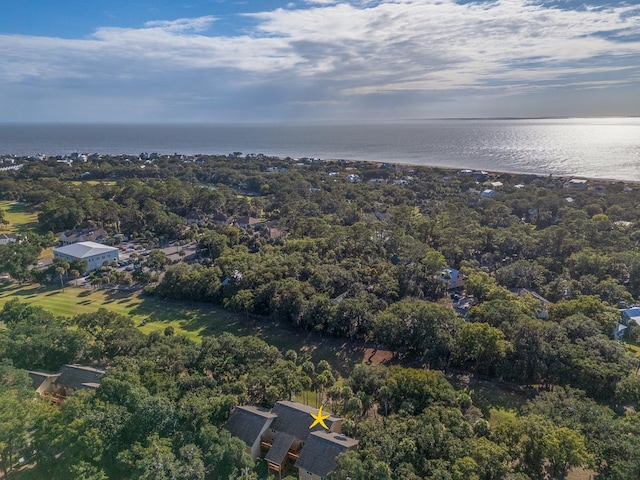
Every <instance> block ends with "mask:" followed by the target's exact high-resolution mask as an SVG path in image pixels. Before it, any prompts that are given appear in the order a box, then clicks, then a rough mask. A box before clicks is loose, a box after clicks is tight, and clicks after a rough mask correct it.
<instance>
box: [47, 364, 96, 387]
mask: <svg viewBox="0 0 640 480" xmlns="http://www.w3.org/2000/svg"><path fill="white" fill-rule="evenodd" d="M104 373H105V371H104V370H101V369H99V368H94V367H87V366H84V365H63V366H62V368H61V369H60V376H59V377H58V380H56V385H57V386H58V387H66V388H74V389H76V390H80V389H82V388H84V389H87V388H97V387H98V386H100V378H102V375H104Z"/></svg>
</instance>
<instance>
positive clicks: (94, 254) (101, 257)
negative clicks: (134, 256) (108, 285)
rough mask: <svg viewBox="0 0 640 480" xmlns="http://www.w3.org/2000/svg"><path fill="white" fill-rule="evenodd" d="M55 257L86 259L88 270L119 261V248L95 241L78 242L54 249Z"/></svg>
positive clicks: (67, 259)
mask: <svg viewBox="0 0 640 480" xmlns="http://www.w3.org/2000/svg"><path fill="white" fill-rule="evenodd" d="M53 257H54V258H62V259H64V260H66V261H67V262H73V261H74V260H84V261H85V262H87V272H90V271H92V270H95V269H97V268H100V267H101V266H102V264H103V263H104V262H113V261H115V262H117V261H118V260H119V255H118V249H117V248H115V247H109V246H107V245H102V244H100V243H95V242H78V243H73V244H71V245H65V246H64V247H57V248H54V249H53Z"/></svg>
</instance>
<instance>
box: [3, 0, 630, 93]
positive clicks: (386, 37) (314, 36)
mask: <svg viewBox="0 0 640 480" xmlns="http://www.w3.org/2000/svg"><path fill="white" fill-rule="evenodd" d="M305 3H306V4H307V6H306V7H299V8H297V7H296V6H295V5H294V4H290V5H288V8H287V9H277V10H273V11H268V12H262V13H257V14H250V15H245V16H246V17H247V18H248V19H250V20H253V21H254V22H255V28H254V29H253V30H251V31H249V30H247V33H246V34H244V35H238V36H233V37H230V36H222V35H215V34H214V33H213V32H214V31H215V30H214V28H213V27H214V26H215V22H216V18H215V17H213V16H205V17H199V18H182V19H177V20H167V21H165V20H161V21H150V22H147V23H146V24H145V25H144V26H142V27H141V28H110V27H105V28H100V29H98V30H97V31H96V32H95V33H94V34H93V35H92V36H91V37H89V38H85V39H61V38H44V37H36V36H20V35H0V85H5V86H7V85H10V86H13V87H16V86H20V85H26V84H42V85H51V84H53V83H56V82H58V83H61V84H62V83H64V82H76V83H74V84H75V85H80V86H82V87H83V88H85V89H86V90H87V91H90V90H91V86H92V85H93V84H94V83H95V84H99V83H100V81H96V79H98V78H100V79H103V80H104V79H105V78H106V79H109V81H111V82H115V83H117V82H122V88H128V85H129V84H130V83H131V82H133V81H139V82H155V81H156V79H157V78H158V77H159V76H167V77H171V76H172V75H174V74H176V72H180V75H181V81H182V82H183V83H182V84H180V85H175V84H174V85H173V87H172V86H171V85H170V84H169V83H167V85H166V86H165V88H166V90H165V91H164V94H165V95H166V96H167V97H171V95H172V88H173V90H175V91H176V92H177V91H179V93H180V95H181V96H184V95H185V89H189V88H193V90H192V91H189V93H190V94H191V95H192V96H193V97H194V98H197V97H199V96H205V97H207V98H209V97H215V98H219V97H224V96H225V95H229V94H232V93H239V92H240V91H242V92H244V93H245V94H246V93H247V92H251V89H252V88H255V89H257V90H255V91H257V92H262V91H263V90H261V89H276V90H277V91H278V95H277V96H274V97H273V98H272V99H269V98H265V100H264V101H265V102H268V101H272V102H275V100H274V99H277V100H278V101H279V102H281V103H290V104H291V105H300V104H301V103H305V104H311V105H313V104H316V103H325V104H331V102H334V101H336V99H340V98H342V99H346V98H348V97H350V96H353V95H367V96H372V95H389V94H397V93H399V92H409V93H410V92H423V93H425V94H429V93H430V92H450V94H451V95H453V94H455V93H456V92H462V91H467V92H472V93H469V95H495V96H499V95H501V92H503V93H504V94H506V92H507V91H509V92H510V94H513V92H514V91H518V92H524V91H531V90H535V91H539V92H540V91H544V90H545V89H558V88H561V87H563V86H565V87H566V86H572V87H573V88H577V89H579V88H598V84H600V85H601V86H602V88H608V87H610V86H612V85H629V84H634V83H635V84H637V82H638V72H639V71H640V67H638V65H640V41H639V40H638V38H637V36H638V35H639V32H640V9H638V7H635V6H629V5H624V4H620V5H618V6H606V7H605V6H603V7H600V8H581V9H579V10H570V9H566V8H565V9H561V8H558V7H547V6H545V5H544V4H542V3H540V2H536V1H529V0H497V1H495V2H491V3H487V2H476V3H466V4H458V3H456V2H455V1H453V0H396V1H368V0H362V1H354V2H351V3H349V2H336V1H331V0H306V2H305ZM619 39H624V41H620V40H619ZM202 77H204V78H205V80H204V81H201V80H202ZM83 82H84V83H83ZM282 85H287V88H283V87H282ZM523 85H524V86H526V85H528V87H527V88H524V87H523ZM508 87H509V88H508ZM95 92H96V94H99V92H100V90H99V89H98V88H96V90H95ZM173 93H175V92H173ZM305 95H306V97H305ZM267 96H268V95H267ZM249 97H251V93H249ZM303 97H304V98H303ZM254 101H258V100H257V99H254Z"/></svg>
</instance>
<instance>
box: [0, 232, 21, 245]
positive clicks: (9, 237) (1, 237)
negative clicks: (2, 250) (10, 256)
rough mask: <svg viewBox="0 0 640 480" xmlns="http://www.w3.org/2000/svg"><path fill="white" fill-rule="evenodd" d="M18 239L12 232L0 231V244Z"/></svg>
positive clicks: (14, 241)
mask: <svg viewBox="0 0 640 480" xmlns="http://www.w3.org/2000/svg"><path fill="white" fill-rule="evenodd" d="M17 241H18V235H16V234H14V233H1V234H0V245H8V244H9V243H16V242H17Z"/></svg>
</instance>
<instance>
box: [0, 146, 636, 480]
mask: <svg viewBox="0 0 640 480" xmlns="http://www.w3.org/2000/svg"><path fill="white" fill-rule="evenodd" d="M24 163H25V167H24V168H22V169H20V170H18V171H13V172H2V173H0V195H1V196H2V199H4V200H14V201H18V200H19V201H23V202H25V203H26V204H27V205H28V206H29V208H31V209H32V210H33V212H36V213H37V214H38V222H37V228H36V230H37V231H35V232H30V233H29V234H28V235H25V237H26V238H24V239H23V241H21V242H19V243H15V244H9V245H6V246H0V270H2V271H4V272H6V273H8V274H9V275H10V276H11V277H12V278H13V279H14V280H15V281H17V282H21V283H22V282H37V283H47V282H48V283H50V284H52V285H58V286H62V287H64V285H65V283H66V282H67V281H69V280H72V279H73V278H77V276H78V275H79V273H80V272H81V270H82V269H83V266H82V265H69V264H67V265H61V264H60V263H59V262H58V263H57V264H54V265H52V266H51V267H50V268H49V269H44V270H42V269H39V268H33V266H34V265H35V264H36V262H37V260H38V256H39V254H40V251H41V250H42V249H43V248H46V247H49V246H51V245H54V244H55V242H56V235H57V234H59V233H60V232H61V231H64V230H69V229H73V228H75V227H77V226H79V225H81V224H82V223H84V222H86V221H91V222H94V223H95V224H97V225H99V226H101V227H103V228H105V229H106V230H107V231H108V232H110V234H111V235H114V234H116V233H120V234H124V235H125V236H127V237H130V238H133V239H136V240H137V241H139V242H141V243H143V244H145V245H147V246H148V248H149V249H150V250H151V254H150V255H149V256H148V257H145V258H139V259H137V260H136V262H137V263H138V264H139V266H140V268H138V269H136V271H134V272H133V274H124V273H123V272H117V273H116V271H115V270H114V269H113V268H111V267H109V266H108V265H106V266H105V267H104V268H103V269H101V270H100V271H98V272H97V273H95V274H94V280H95V282H96V284H102V283H101V282H106V283H110V284H115V283H123V282H127V283H135V284H136V285H138V286H140V287H144V291H145V293H146V294H148V295H155V296H158V297H161V298H164V299H170V300H171V299H173V300H182V301H197V302H209V303H213V304H216V305H220V306H223V307H224V308H227V309H230V310H234V311H237V312H242V313H243V314H246V315H257V316H260V317H262V318H263V319H264V320H265V321H270V322H285V323H288V324H291V325H292V326H294V327H296V328H299V329H301V330H306V331H309V332H314V334H317V335H326V336H333V337H342V338H344V339H346V340H347V341H351V342H368V343H371V344H373V345H378V346H383V347H386V348H388V349H390V350H392V351H393V352H394V356H395V361H396V362H397V363H399V364H401V365H404V366H405V367H404V368H403V367H399V366H396V367H391V368H388V367H385V366H376V365H362V366H358V367H357V368H356V369H355V370H354V371H353V372H351V373H350V375H348V377H347V378H345V379H338V377H337V373H336V372H335V371H333V370H332V367H331V365H330V364H327V363H326V362H319V363H318V364H317V365H315V364H313V362H311V360H310V358H308V357H307V356H305V355H302V354H300V353H297V352H292V351H288V352H279V351H277V349H275V348H274V347H269V346H268V345H266V344H264V342H262V341H261V340H259V339H257V338H252V337H247V338H236V337H233V336H231V335H228V334H225V335H222V336H219V337H206V338H204V339H203V341H202V343H201V344H195V343H193V342H191V341H189V340H187V339H185V338H183V337H181V336H179V335H174V334H173V332H172V331H171V330H167V331H166V332H165V335H162V334H157V333H156V334H152V335H149V336H144V335H142V334H141V333H140V332H139V331H138V330H137V329H136V328H135V326H134V325H133V323H132V320H131V319H129V318H126V317H120V316H118V315H116V314H113V313H111V312H108V311H100V312H98V313H96V314H85V315H79V316H76V317H73V318H56V317H54V316H53V315H52V314H50V313H49V312H46V311H44V310H42V309H40V308H38V307H36V306H29V305H26V304H23V303H20V302H19V301H16V300H12V301H10V302H8V303H7V304H6V305H5V307H4V309H3V310H2V312H1V313H0V315H1V316H0V319H1V320H2V323H3V325H4V327H5V328H4V329H0V359H3V360H2V362H3V363H2V367H1V368H2V371H1V372H0V375H2V377H3V379H4V381H3V382H2V383H1V384H0V385H1V386H0V395H2V399H3V400H5V401H3V402H0V409H1V410H0V432H2V433H0V436H3V437H2V438H0V463H1V465H2V468H3V469H4V471H5V473H6V472H8V471H9V470H10V469H11V467H12V466H13V465H14V464H15V462H16V459H17V458H19V457H20V456H25V455H26V456H27V457H29V458H30V457H31V456H32V455H35V456H34V457H33V464H34V467H33V468H32V469H30V470H29V471H28V472H21V473H20V475H21V476H27V477H28V476H29V475H34V477H33V478H43V477H42V475H43V472H52V473H50V476H49V477H47V478H87V479H89V478H91V479H98V478H194V479H195V478H224V479H226V478H230V476H231V478H251V477H250V476H251V475H255V472H253V471H252V470H253V465H252V462H251V459H250V457H247V455H246V453H244V447H243V444H242V443H240V442H239V441H238V440H237V439H233V438H232V437H230V436H229V435H228V433H227V432H226V431H225V430H224V428H222V427H223V425H224V422H225V420H226V418H227V416H228V415H229V412H230V411H231V409H232V408H233V406H235V405H238V404H241V403H255V404H260V405H264V406H267V407H269V406H272V405H273V404H274V402H275V401H277V400H279V399H285V398H291V397H292V396H296V395H303V392H307V391H316V392H318V394H319V395H320V396H321V397H322V398H323V399H324V400H325V402H326V403H328V404H329V405H330V406H331V408H332V410H333V411H334V412H336V413H339V414H341V415H344V416H345V417H346V418H347V419H348V422H347V428H348V429H349V430H350V431H349V432H347V433H349V434H351V435H354V436H356V437H357V438H358V439H359V440H360V446H359V449H358V451H355V452H349V453H348V454H345V455H343V456H342V457H341V458H340V461H339V464H338V469H337V471H336V472H334V473H333V474H332V477H333V478H335V479H346V478H350V479H352V480H356V479H363V480H364V479H369V478H376V479H377V478H379V479H387V478H389V479H422V478H424V479H443V480H445V479H502V478H504V479H518V480H524V479H527V478H529V479H538V478H545V475H548V476H550V477H551V478H564V476H565V475H566V473H567V472H568V471H569V470H570V469H571V468H572V467H576V466H583V467H585V468H589V469H591V470H593V471H594V472H596V473H595V474H597V475H598V477H597V478H603V479H628V478H636V477H638V476H640V461H638V460H636V459H635V457H636V456H635V455H634V452H635V451H637V447H638V446H639V445H638V444H639V443H640V436H639V435H638V434H639V432H638V429H639V426H640V423H638V417H637V414H636V413H635V412H633V411H631V412H627V413H624V411H623V409H622V408H621V407H622V406H623V405H627V406H629V405H631V406H635V407H636V408H637V405H638V401H639V400H640V380H639V377H638V376H637V371H638V366H639V365H640V362H639V361H638V357H637V356H636V355H635V354H634V353H633V352H632V351H630V350H629V349H628V348H627V347H626V346H625V344H624V343H622V342H619V341H615V340H613V339H612V332H613V330H614V327H615V324H616V322H617V321H618V320H619V318H620V313H619V310H618V308H619V307H621V306H625V305H630V304H632V303H633V302H634V301H636V300H637V298H638V289H639V288H640V250H639V249H638V247H639V246H640V223H638V221H639V219H640V208H639V207H640V191H639V190H637V189H634V188H629V187H628V186H626V185H624V184H623V183H621V182H619V183H608V184H602V185H598V188H593V187H594V186H593V185H592V188H589V189H585V190H574V189H568V188H565V181H564V180H563V179H557V178H552V177H547V178H542V177H535V176H524V175H512V174H500V175H497V174H492V175H489V177H488V178H487V180H489V179H490V180H497V179H499V180H500V182H502V184H503V185H502V186H500V187H499V188H497V193H496V195H495V196H493V197H492V198H482V197H481V196H480V195H479V191H480V190H482V189H483V188H484V187H485V186H486V185H483V181H480V182H476V180H474V178H473V177H471V176H465V175H458V174H456V173H455V172H451V171H447V170H444V169H427V168H418V167H408V166H392V165H381V164H372V163H362V162H337V161H336V162H312V161H297V160H292V159H277V158H268V157H264V156H261V155H258V156H256V155H247V156H245V157H243V156H241V155H239V154H233V155H229V156H196V157H183V156H179V155H173V156H152V157H148V156H145V157H144V158H139V157H135V156H118V157H111V156H100V155H93V156H90V157H89V161H87V162H76V163H73V164H72V165H68V164H61V163H58V162H57V161H56V159H55V158H50V159H49V160H40V159H25V160H24ZM143 166H144V168H141V167H143ZM348 174H353V175H355V174H357V175H358V177H357V178H358V180H361V181H350V180H349V179H348V178H347V175H348ZM353 178H354V177H352V179H353ZM89 180H91V182H89ZM593 183H595V182H592V184H593ZM516 185H517V188H516ZM569 197H570V200H571V201H568V200H567V198H569ZM194 213H197V214H198V216H199V217H200V218H202V219H203V220H202V221H199V222H198V223H197V224H193V223H191V224H190V223H189V222H188V220H187V218H188V217H189V216H190V215H193V214H194ZM216 215H222V216H224V217H228V218H239V217H242V216H251V217H255V218H258V219H260V221H261V223H260V224H259V225H258V226H256V227H255V228H249V229H243V228H239V227H238V226H235V225H233V224H232V223H231V222H217V221H215V220H214V217H215V216H216ZM267 222H268V223H267ZM228 223H231V224H228ZM272 229H276V230H277V231H278V233H279V234H278V235H273V234H272ZM112 240H113V241H114V242H115V241H116V240H115V238H113V237H112ZM169 241H178V242H196V243H197V245H198V258H197V261H194V262H191V263H187V262H184V261H180V262H178V263H176V264H174V265H168V263H167V261H166V258H165V257H164V256H163V254H161V252H160V251H159V250H154V248H156V247H159V246H161V245H164V244H166V243H168V242H169ZM445 267H452V268H456V269H458V270H460V271H461V272H462V275H463V276H464V279H465V288H464V292H461V291H460V292H458V293H459V294H460V295H464V296H465V298H467V299H469V300H470V303H471V304H472V306H471V308H469V309H468V311H465V312H464V314H463V315H461V314H460V312H459V311H458V312H457V311H456V310H455V309H454V308H453V301H452V298H451V297H450V296H449V295H448V292H447V288H446V283H445V279H444V278H443V276H442V275H441V272H442V270H443V269H444V268H445ZM85 268H86V267H85ZM72 272H73V274H72ZM521 289H527V290H529V291H532V292H536V293H537V294H539V295H542V296H543V297H545V298H546V299H548V300H549V301H550V303H549V304H548V305H547V304H545V305H542V304H541V302H540V301H539V300H538V299H537V297H534V296H532V295H530V294H527V293H525V294H524V295H523V294H522V290H521ZM543 310H544V313H545V315H541V313H542V311H543ZM638 335H640V329H638V328H637V326H636V325H633V324H631V325H630V328H629V329H628V336H627V341H628V342H630V343H634V342H636V341H638ZM65 363H85V364H99V365H104V366H107V367H108V368H107V374H106V376H105V377H104V381H103V383H102V385H101V386H100V388H99V389H98V390H97V391H96V392H95V393H85V392H82V393H80V394H76V395H74V396H73V397H71V398H70V399H69V400H67V401H66V402H65V403H64V404H63V406H62V408H61V409H58V408H57V407H54V406H52V405H49V404H47V402H46V401H43V400H42V399H39V398H37V397H36V396H35V394H34V393H33V391H32V390H33V389H32V388H31V386H30V383H29V379H28V377H27V376H26V373H25V370H33V369H45V370H51V371H55V370H57V369H58V368H59V367H60V366H61V365H62V364H65ZM409 367H412V368H409ZM417 367H420V368H417ZM443 372H444V373H443ZM455 372H464V373H467V374H471V375H474V376H477V377H479V378H483V379H491V380H495V381H501V382H511V383H512V384H516V385H521V386H527V387H528V388H530V389H533V390H535V391H537V392H538V393H537V394H536V395H535V396H534V397H533V398H531V399H530V400H529V401H528V402H527V403H526V405H525V406H524V407H522V408H521V409H519V410H518V411H508V412H507V411H501V413H500V421H495V419H493V417H492V415H491V412H489V411H488V410H487V409H486V408H485V409H484V410H483V409H481V408H478V406H476V405H474V398H473V397H474V395H473V392H469V391H464V390H456V389H454V387H452V386H451V384H450V383H449V382H448V381H447V377H446V376H445V374H447V375H449V374H453V373H455ZM12 405H13V407H12ZM28 452H31V454H29V453H28ZM33 452H35V453H33ZM154 469H156V470H154ZM158 469H159V470H158ZM38 475H41V476H40V477H38Z"/></svg>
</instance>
